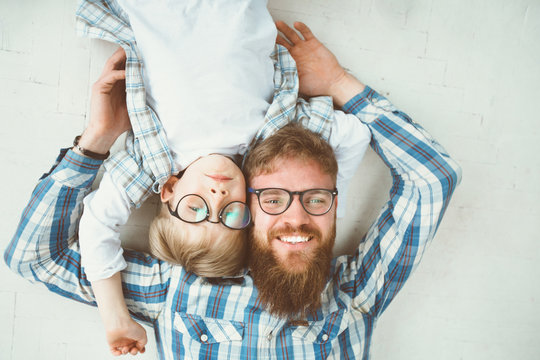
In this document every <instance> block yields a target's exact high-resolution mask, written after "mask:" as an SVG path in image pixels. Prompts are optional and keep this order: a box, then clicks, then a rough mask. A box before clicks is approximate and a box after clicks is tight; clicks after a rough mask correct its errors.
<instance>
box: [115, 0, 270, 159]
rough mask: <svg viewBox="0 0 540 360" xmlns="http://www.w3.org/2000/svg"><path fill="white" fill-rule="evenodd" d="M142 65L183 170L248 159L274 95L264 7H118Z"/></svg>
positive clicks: (245, 1) (151, 100)
mask: <svg viewBox="0 0 540 360" xmlns="http://www.w3.org/2000/svg"><path fill="white" fill-rule="evenodd" d="M118 3H119V5H121V6H122V8H123V10H124V11H125V12H126V14H127V16H128V17H129V21H130V23H131V28H132V29H133V33H134V35H135V39H136V41H137V47H138V48H139V50H140V52H141V53H140V54H139V56H140V58H141V59H142V61H143V63H144V68H143V69H144V71H143V80H144V83H145V87H146V90H147V103H148V105H149V106H150V107H152V108H153V109H154V111H155V112H156V113H157V114H158V116H159V119H160V121H161V123H162V124H163V127H164V129H165V132H166V134H167V140H168V142H169V147H170V149H171V151H172V153H173V157H174V159H175V161H176V163H177V165H178V167H179V169H180V170H182V169H184V168H185V167H186V166H187V165H189V164H191V163H192V162H193V161H194V160H195V159H197V158H198V157H200V156H202V155H206V154H210V153H218V154H224V155H236V154H243V153H244V152H245V150H246V149H247V145H248V144H249V143H250V141H251V139H253V136H254V135H255V133H256V132H257V130H258V129H259V128H260V127H261V126H262V124H263V122H264V115H265V114H266V110H267V108H268V106H269V105H270V102H271V100H272V97H273V94H274V65H273V62H272V59H271V58H270V54H271V53H272V51H273V50H274V44H275V40H276V35H277V30H276V27H275V25H274V21H273V20H272V17H271V16H270V13H269V12H268V9H267V7H266V3H267V1H266V0H182V1H171V0H155V1H148V0H118Z"/></svg>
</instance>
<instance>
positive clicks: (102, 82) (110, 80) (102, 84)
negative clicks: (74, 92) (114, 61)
mask: <svg viewBox="0 0 540 360" xmlns="http://www.w3.org/2000/svg"><path fill="white" fill-rule="evenodd" d="M125 78H126V71H125V70H112V71H110V72H108V73H106V74H104V75H103V76H102V77H101V79H99V81H98V82H97V83H96V85H97V86H98V87H99V88H101V91H109V90H110V89H111V88H112V87H113V86H114V84H116V82H117V81H120V80H124V79H125Z"/></svg>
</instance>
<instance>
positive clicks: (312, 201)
mask: <svg viewBox="0 0 540 360" xmlns="http://www.w3.org/2000/svg"><path fill="white" fill-rule="evenodd" d="M248 191H249V192H250V193H253V194H255V195H257V198H258V199H259V206H260V207H261V209H262V211H264V212H265V213H267V214H269V215H279V214H282V213H284V212H285V211H287V209H288V208H289V206H291V203H292V201H293V195H298V196H299V197H300V203H301V204H302V207H303V208H304V210H306V212H307V213H308V214H310V215H315V216H319V215H324V214H326V213H327V212H328V211H330V209H331V208H332V204H333V203H334V198H335V197H336V195H337V194H338V192H337V189H334V190H328V189H309V190H305V191H289V190H285V189H280V188H264V189H252V188H248Z"/></svg>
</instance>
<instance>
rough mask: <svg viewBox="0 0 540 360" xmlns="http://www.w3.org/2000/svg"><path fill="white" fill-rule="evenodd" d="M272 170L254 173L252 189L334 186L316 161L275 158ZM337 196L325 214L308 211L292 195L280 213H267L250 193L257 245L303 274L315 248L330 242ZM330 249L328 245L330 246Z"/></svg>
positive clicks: (285, 267) (287, 269)
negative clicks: (312, 213)
mask: <svg viewBox="0 0 540 360" xmlns="http://www.w3.org/2000/svg"><path fill="white" fill-rule="evenodd" d="M274 168H275V169H276V171H275V172H273V173H271V174H264V175H258V176H255V177H254V178H253V179H252V181H251V184H250V186H251V187H252V188H254V189H261V188H283V189H286V190H289V191H303V190H308V189H316V188H323V189H330V190H332V189H334V186H335V184H334V181H333V180H332V178H331V177H330V175H328V174H326V173H324V172H323V171H322V169H321V168H320V166H319V164H317V163H316V162H315V161H312V160H310V161H308V162H304V161H300V160H297V159H294V158H289V159H278V160H276V163H275V167H274ZM336 205H337V199H336V200H335V203H334V204H333V205H332V208H331V209H330V211H329V212H328V213H326V214H324V215H320V216H314V215H310V214H308V213H307V212H306V211H305V210H304V208H303V207H302V204H301V203H300V200H299V197H298V195H294V198H293V201H292V203H291V205H290V206H289V208H288V209H287V210H286V211H285V212H284V213H282V214H279V215H269V214H266V213H265V212H264V211H262V209H261V208H260V206H259V203H258V201H257V197H256V195H255V194H251V199H250V209H251V213H252V216H253V222H254V224H255V226H254V229H253V238H252V239H251V241H255V242H257V244H256V245H257V247H258V248H260V249H267V250H270V251H271V252H272V254H274V256H275V258H276V260H277V261H278V262H279V263H280V265H281V266H282V267H283V269H284V270H286V271H288V272H290V273H302V272H303V271H306V270H307V269H308V267H309V264H310V262H312V261H313V258H314V257H315V254H316V250H317V249H320V248H322V247H329V244H328V242H331V243H332V245H333V241H334V234H335V230H334V229H335V228H334V226H335V212H336ZM330 249H331V246H330Z"/></svg>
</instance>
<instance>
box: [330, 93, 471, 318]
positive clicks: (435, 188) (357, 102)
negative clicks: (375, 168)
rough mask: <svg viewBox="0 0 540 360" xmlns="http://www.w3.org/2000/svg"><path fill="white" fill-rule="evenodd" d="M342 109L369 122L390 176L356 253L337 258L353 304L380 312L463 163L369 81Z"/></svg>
mask: <svg viewBox="0 0 540 360" xmlns="http://www.w3.org/2000/svg"><path fill="white" fill-rule="evenodd" d="M343 110H344V111H345V112H348V113H351V114H354V115H355V116H356V117H357V118H358V119H359V120H360V121H361V122H362V123H364V124H366V125H367V126H368V127H369V129H370V131H371V134H372V142H371V146H372V148H373V150H374V151H375V152H376V153H377V154H378V155H379V156H380V158H381V159H382V160H383V162H384V163H385V164H386V165H387V166H388V168H389V169H390V172H391V175H392V178H393V185H392V187H391V189H390V193H389V199H388V201H387V202H386V204H385V205H384V206H383V208H382V210H381V211H380V213H379V216H378V217H377V219H376V220H375V222H374V223H373V224H372V225H371V227H370V229H369V230H368V233H367V234H366V235H365V237H364V239H363V240H362V242H361V244H360V246H359V248H358V250H357V252H356V254H355V255H354V256H352V257H343V259H346V260H341V261H343V263H342V264H341V265H342V266H343V268H344V269H347V271H346V272H345V276H344V281H345V284H344V285H343V287H342V288H344V289H349V290H350V291H351V293H352V296H353V305H354V307H355V308H358V309H360V310H361V311H363V312H365V313H371V314H372V315H379V314H381V313H382V312H383V311H384V310H385V309H386V307H387V306H388V304H389V303H390V302H391V301H392V300H393V299H394V297H395V295H396V294H397V293H398V292H399V291H400V289H401V288H402V286H403V284H404V283H405V281H406V280H407V279H408V278H409V276H410V274H411V272H412V271H413V270H414V268H415V267H416V266H417V265H418V263H419V262H420V260H421V257H422V254H423V252H424V250H425V248H426V246H427V244H428V243H429V241H430V240H431V239H432V238H433V236H434V235H435V232H436V231H437V228H438V226H439V224H440V222H441V219H442V217H443V215H444V212H445V210H446V208H447V207H448V203H449V201H450V198H451V196H452V193H453V192H454V190H455V188H456V186H457V185H458V184H459V183H460V181H461V168H460V166H459V165H458V164H457V163H456V162H455V161H454V160H453V159H452V158H450V156H449V155H448V154H447V152H446V150H445V149H444V148H443V147H442V146H441V145H440V144H439V143H438V142H437V141H436V140H435V139H433V137H432V136H431V135H430V134H429V133H427V132H426V131H425V130H424V129H423V128H422V127H421V126H420V125H418V124H416V123H414V122H413V121H412V120H411V119H410V118H409V117H408V116H407V115H406V114H405V113H403V112H401V111H399V110H397V109H396V108H395V107H394V106H393V105H392V104H391V103H390V102H389V101H388V100H387V99H386V98H384V97H383V96H381V95H379V94H378V93H376V92H375V91H373V90H372V89H370V88H369V87H366V89H365V90H364V91H363V92H362V93H360V94H358V95H357V96H355V97H354V98H353V99H351V100H350V101H349V102H348V103H347V104H345V106H344V107H343ZM338 266H340V265H338Z"/></svg>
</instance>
